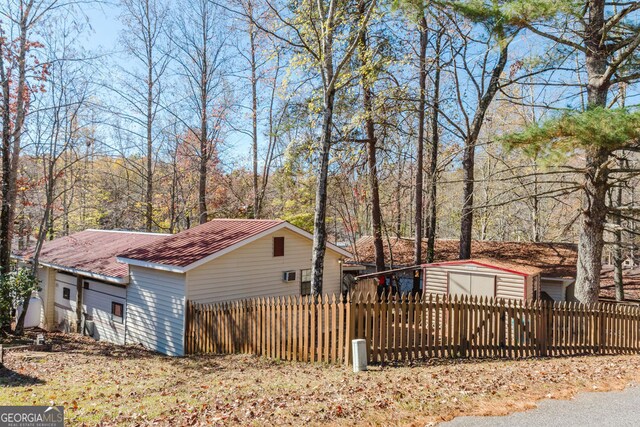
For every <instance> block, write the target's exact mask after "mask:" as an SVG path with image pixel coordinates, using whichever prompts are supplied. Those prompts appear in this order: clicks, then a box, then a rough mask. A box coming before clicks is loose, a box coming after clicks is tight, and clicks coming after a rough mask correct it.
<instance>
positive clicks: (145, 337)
mask: <svg viewBox="0 0 640 427" xmlns="http://www.w3.org/2000/svg"><path fill="white" fill-rule="evenodd" d="M129 268H130V273H131V277H130V282H129V285H128V286H127V308H126V310H125V315H126V328H127V332H126V342H127V344H142V345H143V346H144V347H146V348H149V349H151V350H155V351H158V352H160V353H164V354H167V355H170V356H182V355H183V354H184V347H183V343H184V309H185V275H184V274H178V273H169V272H164V271H160V270H152V269H148V268H144V267H136V266H133V265H132V266H130V267H129Z"/></svg>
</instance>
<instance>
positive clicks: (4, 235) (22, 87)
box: [0, 3, 32, 273]
mask: <svg viewBox="0 0 640 427" xmlns="http://www.w3.org/2000/svg"><path fill="white" fill-rule="evenodd" d="M31 6H32V3H29V4H28V5H27V6H26V7H25V9H24V10H22V12H21V13H22V14H21V17H20V35H19V42H18V58H17V61H18V84H17V87H16V88H15V91H16V102H15V122H14V123H13V129H11V115H10V105H11V95H10V91H11V89H10V87H9V84H10V83H9V76H8V75H6V74H5V75H3V76H2V79H3V107H2V108H3V135H2V202H1V203H2V207H1V208H0V268H1V269H2V270H1V271H2V272H3V273H7V272H8V271H9V269H10V266H11V243H12V242H11V240H12V238H13V221H14V218H15V211H16V209H15V206H16V197H17V194H16V180H17V178H18V162H19V158H20V149H21V137H22V128H23V125H24V119H25V116H26V108H27V103H28V99H27V97H28V96H29V95H28V90H29V89H28V88H27V84H26V79H27V76H26V55H27V49H28V47H27V31H28V28H27V22H28V19H29V14H30V12H31ZM0 53H2V54H4V52H0ZM2 66H3V74H4V72H5V71H4V66H5V64H4V62H3V63H2ZM7 66H10V65H7Z"/></svg>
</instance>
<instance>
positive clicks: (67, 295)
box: [62, 288, 71, 300]
mask: <svg viewBox="0 0 640 427" xmlns="http://www.w3.org/2000/svg"><path fill="white" fill-rule="evenodd" d="M62 298H64V299H69V300H70V299H71V289H69V288H62Z"/></svg>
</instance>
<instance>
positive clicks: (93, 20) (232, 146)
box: [83, 2, 264, 167]
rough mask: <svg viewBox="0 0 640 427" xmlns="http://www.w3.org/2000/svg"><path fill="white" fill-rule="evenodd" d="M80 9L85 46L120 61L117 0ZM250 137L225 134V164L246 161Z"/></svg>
mask: <svg viewBox="0 0 640 427" xmlns="http://www.w3.org/2000/svg"><path fill="white" fill-rule="evenodd" d="M83 13H84V14H85V15H86V17H87V19H88V21H89V24H90V26H91V30H90V31H87V34H86V35H85V40H86V42H85V47H86V48H87V49H88V50H91V51H99V52H104V53H115V54H116V55H113V57H112V59H113V61H114V62H119V61H123V60H124V59H123V57H122V56H121V55H118V53H119V46H118V39H119V37H120V35H121V34H122V32H123V31H124V30H125V29H124V27H123V25H122V24H121V22H120V20H119V15H120V8H119V6H118V4H117V3H114V2H104V3H92V4H88V5H84V6H83ZM263 138H264V137H263V135H261V134H259V135H258V143H259V144H261V140H262V139H263ZM250 146H251V140H250V138H249V137H248V136H247V135H245V134H243V133H239V132H236V133H231V134H229V135H228V138H227V141H226V144H225V147H223V148H222V150H221V157H223V158H224V159H223V160H227V162H223V163H227V164H228V166H229V167H233V166H237V163H238V162H239V163H240V164H241V165H247V166H248V164H249V154H250V151H249V150H250Z"/></svg>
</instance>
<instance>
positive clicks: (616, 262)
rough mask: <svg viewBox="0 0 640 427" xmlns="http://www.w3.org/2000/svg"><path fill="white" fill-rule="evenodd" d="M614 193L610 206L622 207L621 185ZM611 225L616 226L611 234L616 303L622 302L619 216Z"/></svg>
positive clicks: (620, 227) (622, 281)
mask: <svg viewBox="0 0 640 427" xmlns="http://www.w3.org/2000/svg"><path fill="white" fill-rule="evenodd" d="M613 191H615V203H612V204H611V205H612V206H615V207H618V208H619V207H621V206H622V184H621V183H620V184H618V185H617V186H616V188H614V189H613ZM613 223H614V224H615V225H616V229H615V231H614V232H613V237H614V244H613V284H614V287H615V291H616V301H624V280H623V277H622V261H623V253H622V218H621V217H620V215H616V216H615V217H614V218H613Z"/></svg>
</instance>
